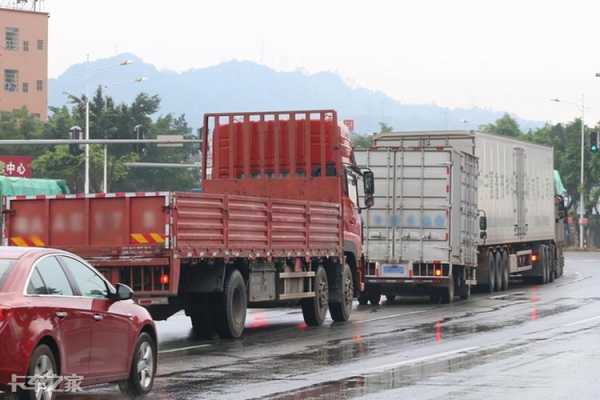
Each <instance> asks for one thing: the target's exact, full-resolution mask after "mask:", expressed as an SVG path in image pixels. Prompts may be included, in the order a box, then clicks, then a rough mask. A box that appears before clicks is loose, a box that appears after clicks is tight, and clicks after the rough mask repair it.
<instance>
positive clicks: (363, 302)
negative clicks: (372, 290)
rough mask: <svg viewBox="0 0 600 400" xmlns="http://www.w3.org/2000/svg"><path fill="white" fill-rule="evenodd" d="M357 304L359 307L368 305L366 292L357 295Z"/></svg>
mask: <svg viewBox="0 0 600 400" xmlns="http://www.w3.org/2000/svg"><path fill="white" fill-rule="evenodd" d="M358 304H359V305H361V306H366V305H367V304H369V295H368V293H367V292H360V294H359V295H358Z"/></svg>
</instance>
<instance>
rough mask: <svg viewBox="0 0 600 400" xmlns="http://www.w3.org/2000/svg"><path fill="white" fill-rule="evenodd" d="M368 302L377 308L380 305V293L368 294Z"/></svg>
mask: <svg viewBox="0 0 600 400" xmlns="http://www.w3.org/2000/svg"><path fill="white" fill-rule="evenodd" d="M369 302H370V303H371V305H372V306H378V305H379V303H381V293H379V292H370V293H369Z"/></svg>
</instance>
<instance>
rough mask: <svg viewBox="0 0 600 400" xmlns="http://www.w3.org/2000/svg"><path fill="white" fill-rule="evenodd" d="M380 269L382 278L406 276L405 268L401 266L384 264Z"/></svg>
mask: <svg viewBox="0 0 600 400" xmlns="http://www.w3.org/2000/svg"><path fill="white" fill-rule="evenodd" d="M382 267H383V268H382V270H383V275H384V276H398V277H405V276H407V275H408V272H407V267H406V265H403V264H384V265H383V266H382Z"/></svg>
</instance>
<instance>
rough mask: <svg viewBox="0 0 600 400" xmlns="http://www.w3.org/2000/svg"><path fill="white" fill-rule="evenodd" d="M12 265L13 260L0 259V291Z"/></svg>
mask: <svg viewBox="0 0 600 400" xmlns="http://www.w3.org/2000/svg"><path fill="white" fill-rule="evenodd" d="M12 265H13V261H11V260H0V291H2V286H4V281H5V280H6V277H7V276H8V271H9V270H10V268H11V267H12Z"/></svg>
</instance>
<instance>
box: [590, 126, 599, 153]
mask: <svg viewBox="0 0 600 400" xmlns="http://www.w3.org/2000/svg"><path fill="white" fill-rule="evenodd" d="M598 135H599V133H598V132H597V131H593V132H592V133H591V136H590V149H591V150H592V153H597V152H598Z"/></svg>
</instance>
